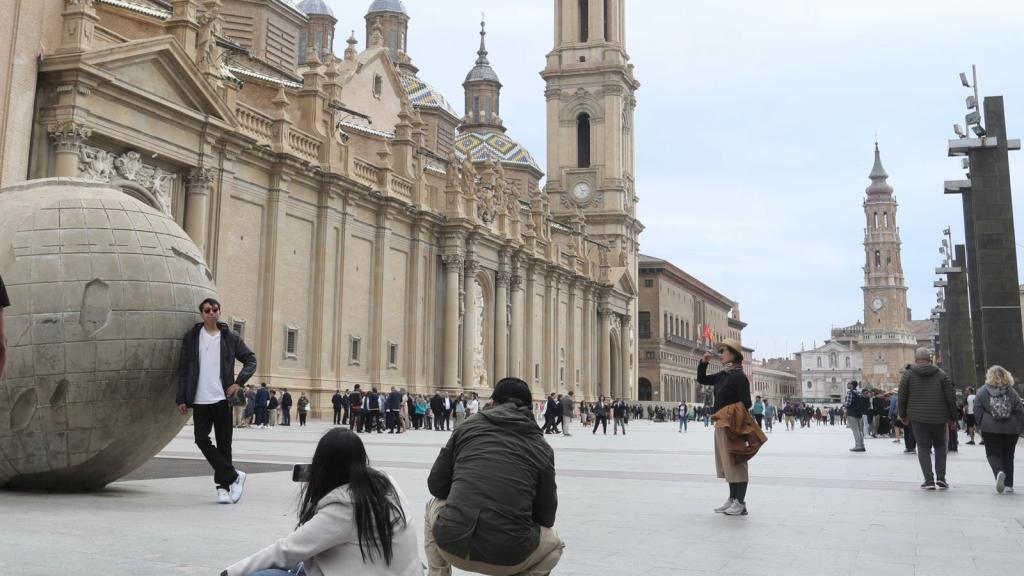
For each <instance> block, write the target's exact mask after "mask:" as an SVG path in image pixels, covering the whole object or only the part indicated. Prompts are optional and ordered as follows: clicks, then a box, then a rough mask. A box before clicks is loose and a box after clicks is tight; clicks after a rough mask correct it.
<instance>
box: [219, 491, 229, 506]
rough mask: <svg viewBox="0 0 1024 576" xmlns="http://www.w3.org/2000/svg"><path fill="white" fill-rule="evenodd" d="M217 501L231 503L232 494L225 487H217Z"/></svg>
mask: <svg viewBox="0 0 1024 576" xmlns="http://www.w3.org/2000/svg"><path fill="white" fill-rule="evenodd" d="M217 503H218V504H231V494H229V493H228V491H227V490H225V489H223V488H217Z"/></svg>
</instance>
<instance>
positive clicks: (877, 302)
mask: <svg viewBox="0 0 1024 576" xmlns="http://www.w3.org/2000/svg"><path fill="white" fill-rule="evenodd" d="M884 307H885V302H882V299H881V298H875V299H874V301H872V302H871V309H872V310H874V311H875V312H879V311H881V310H882V308H884Z"/></svg>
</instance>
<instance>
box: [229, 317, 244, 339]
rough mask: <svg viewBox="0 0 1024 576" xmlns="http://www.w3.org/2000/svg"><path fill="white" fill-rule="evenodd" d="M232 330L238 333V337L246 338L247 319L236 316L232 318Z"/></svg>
mask: <svg viewBox="0 0 1024 576" xmlns="http://www.w3.org/2000/svg"><path fill="white" fill-rule="evenodd" d="M231 330H232V331H233V332H234V333H235V334H238V337H239V338H241V339H242V340H245V320H242V319H239V318H235V319H232V320H231Z"/></svg>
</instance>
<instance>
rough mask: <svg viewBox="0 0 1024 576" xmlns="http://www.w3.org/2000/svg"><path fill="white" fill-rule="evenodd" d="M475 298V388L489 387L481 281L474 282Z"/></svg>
mask: <svg viewBox="0 0 1024 576" xmlns="http://www.w3.org/2000/svg"><path fill="white" fill-rule="evenodd" d="M473 298H474V299H475V300H476V318H474V321H475V322H476V342H474V343H473V386H474V387H476V388H485V387H486V386H487V367H486V363H485V361H484V288H483V286H481V285H480V282H479V281H476V280H474V281H473Z"/></svg>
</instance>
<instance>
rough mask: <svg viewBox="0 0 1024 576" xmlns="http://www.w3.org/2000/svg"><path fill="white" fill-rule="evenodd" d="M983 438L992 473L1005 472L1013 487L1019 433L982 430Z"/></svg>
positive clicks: (1007, 483) (1008, 481) (1010, 485)
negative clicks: (997, 432) (995, 432)
mask: <svg viewBox="0 0 1024 576" xmlns="http://www.w3.org/2000/svg"><path fill="white" fill-rule="evenodd" d="M981 438H982V439H983V440H984V441H985V456H986V457H988V465H989V466H991V467H992V474H994V475H998V474H999V472H1004V473H1005V474H1006V485H1007V486H1009V487H1010V488H1013V454H1014V452H1015V451H1016V450H1017V435H1016V434H992V433H991V432H982V433H981Z"/></svg>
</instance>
